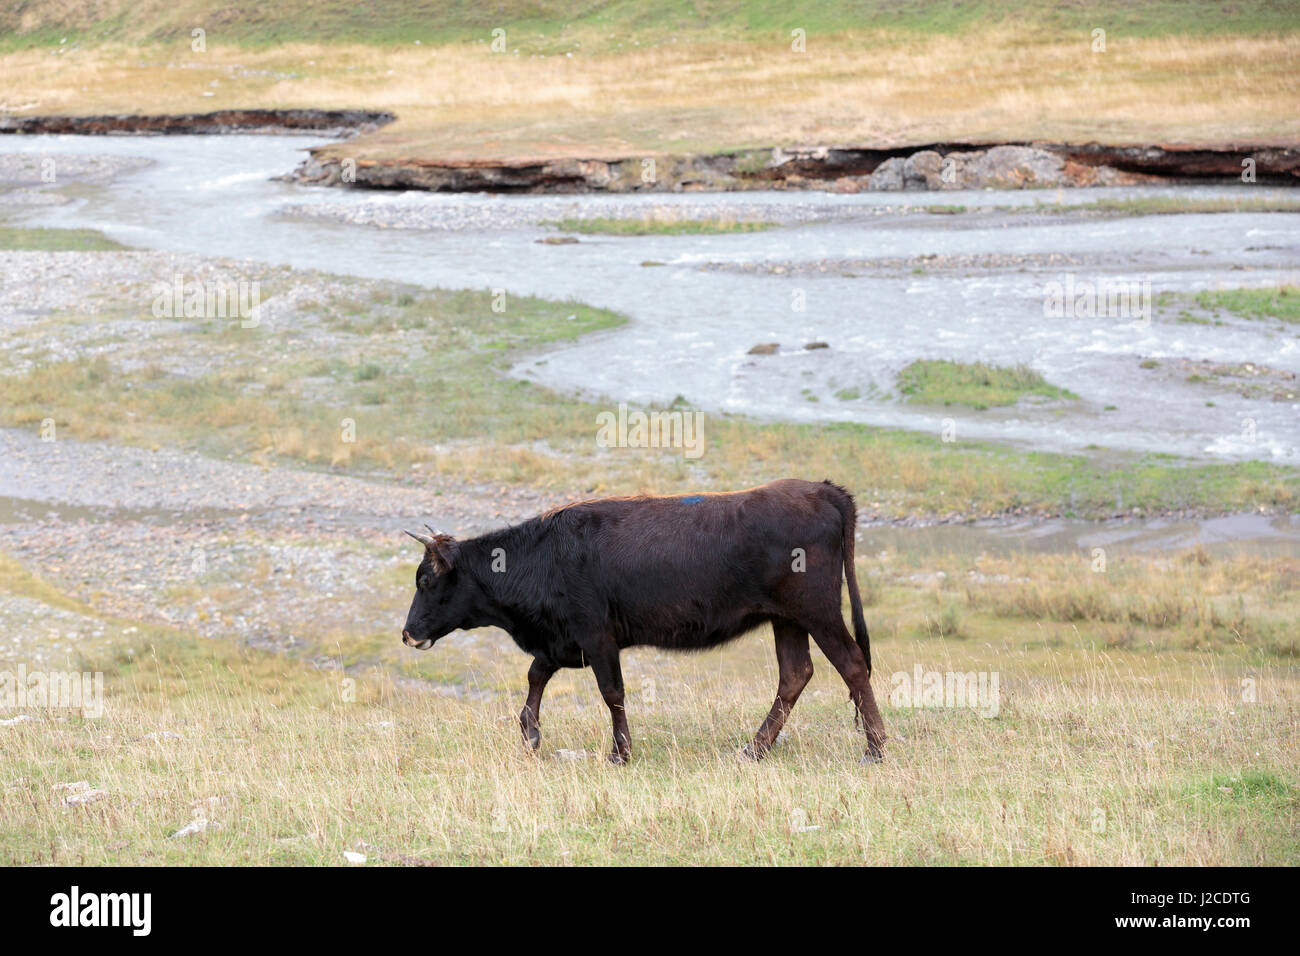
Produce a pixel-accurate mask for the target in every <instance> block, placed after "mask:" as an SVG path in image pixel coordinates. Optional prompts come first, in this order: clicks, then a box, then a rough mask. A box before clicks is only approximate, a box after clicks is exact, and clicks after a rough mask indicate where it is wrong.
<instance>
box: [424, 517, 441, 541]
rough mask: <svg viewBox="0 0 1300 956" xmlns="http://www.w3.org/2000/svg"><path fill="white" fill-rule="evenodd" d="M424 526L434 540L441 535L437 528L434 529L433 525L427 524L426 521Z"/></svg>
mask: <svg viewBox="0 0 1300 956" xmlns="http://www.w3.org/2000/svg"><path fill="white" fill-rule="evenodd" d="M424 526H425V527H426V528H428V529H429V530H430V531H432V532H433V536H434V537H435V538H436V537H437V536H438V535H440V534H442V532H441V531H439V530H438V529H437V528H435V527H434V526H433V525H431V524H429V522H427V521H426V522H425V523H424Z"/></svg>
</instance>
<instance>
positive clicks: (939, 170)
mask: <svg viewBox="0 0 1300 956" xmlns="http://www.w3.org/2000/svg"><path fill="white" fill-rule="evenodd" d="M942 174H943V157H942V156H940V155H939V154H938V153H936V152H935V151H934V150H932V149H923V150H921V151H920V152H919V153H913V154H912V155H911V156H909V157H907V159H905V160H904V161H903V188H904V189H942V188H944V183H943V180H942V179H941V178H940V177H941V176H942Z"/></svg>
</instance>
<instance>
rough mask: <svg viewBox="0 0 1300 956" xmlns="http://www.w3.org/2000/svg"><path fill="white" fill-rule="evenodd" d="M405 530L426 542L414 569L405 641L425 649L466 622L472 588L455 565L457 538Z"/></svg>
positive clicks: (420, 540)
mask: <svg viewBox="0 0 1300 956" xmlns="http://www.w3.org/2000/svg"><path fill="white" fill-rule="evenodd" d="M425 527H428V525H425ZM429 530H430V531H433V529H432V528H429ZM406 533H407V534H409V535H410V536H411V537H412V538H414V539H415V540H416V541H418V542H420V543H421V544H422V545H424V560H423V561H421V562H420V566H419V567H418V568H417V569H416V571H415V599H414V600H412V601H411V610H410V611H408V612H407V614H406V627H404V628H403V629H402V643H404V644H406V645H407V646H408V647H415V648H419V649H420V650H422V651H423V650H428V649H429V648H430V647H432V646H433V642H434V641H436V640H437V639H438V638H440V637H444V636H446V635H447V634H450V633H451V632H452V631H454V630H456V629H457V628H459V627H461V626H462V625H463V624H464V622H465V619H466V616H467V614H468V611H469V601H470V593H471V592H472V591H473V588H472V586H470V587H466V586H463V585H464V583H465V582H462V581H460V580H459V579H460V578H462V577H464V575H463V574H461V572H460V571H459V570H458V569H457V567H456V562H457V558H458V557H459V554H460V545H459V544H457V542H456V539H455V538H453V537H452V536H451V535H449V534H439V533H437V532H434V533H433V534H432V535H428V534H420V533H418V532H415V531H408V532H406Z"/></svg>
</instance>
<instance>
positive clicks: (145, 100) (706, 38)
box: [0, 0, 1300, 161]
mask: <svg viewBox="0 0 1300 956" xmlns="http://www.w3.org/2000/svg"><path fill="white" fill-rule="evenodd" d="M1097 28H1100V29H1104V30H1105V31H1106V47H1105V50H1104V51H1101V50H1097V49H1094V45H1093V36H1092V31H1093V30H1094V29H1097ZM195 29H202V30H203V31H204V42H205V46H204V48H203V49H202V50H200V51H195V50H193V49H192V48H191V33H192V31H193V30H195ZM497 29H500V30H504V31H505V34H504V45H503V46H500V47H499V48H498V49H497V50H494V49H493V47H492V36H493V31H494V30H497ZM793 30H803V31H805V37H804V46H803V47H802V49H800V50H796V49H793V48H792V35H791V31H793ZM1298 74H1300V8H1298V7H1297V5H1296V4H1295V3H1276V2H1272V3H1270V2H1263V0H1243V2H1241V3H1236V4H1233V5H1232V7H1231V9H1230V10H1228V11H1226V12H1225V10H1224V8H1223V7H1222V6H1221V5H1220V4H1215V3H1200V2H1172V0H1170V2H1163V3H1149V4H1142V5H1140V6H1138V7H1135V8H1129V7H1126V6H1125V5H1123V4H1120V3H1113V2H1098V3H1079V4H1072V5H1066V6H1064V7H1061V6H1058V5H1056V4H1051V3H1047V2H1037V0H1035V2H1030V3H1028V4H1010V3H998V2H993V3H961V2H934V0H922V2H918V3H902V2H892V0H875V2H866V3H848V2H839V0H833V2H830V3H811V2H807V3H797V4H795V5H793V6H789V5H786V4H781V3H776V2H771V0H762V2H757V3H723V2H701V3H695V4H691V3H679V2H678V3H673V2H670V3H639V2H632V0H617V2H614V3H605V4H602V3H591V2H579V3H576V4H561V3H558V2H556V3H552V2H549V0H547V2H531V3H530V2H518V0H510V2H503V3H498V4H471V3H462V2H451V0H423V2H421V0H416V2H412V3H401V4H398V3H392V2H388V0H374V2H369V3H360V4H359V3H355V2H352V0H347V2H344V0H321V2H305V0H290V2H287V3H282V4H274V5H261V6H250V5H243V6H239V7H235V6H232V5H230V4H227V3H222V2H218V0H178V2H163V0H140V2H134V0H99V2H93V3H92V2H89V0H68V2H58V3H56V2H52V0H36V2H29V3H24V4H21V5H18V6H16V7H15V6H12V5H10V6H7V7H5V8H4V9H3V10H0V90H3V91H4V93H3V95H2V96H0V114H5V113H9V114H13V115H27V116H30V115H39V114H43V113H46V114H48V113H81V114H85V113H101V112H125V113H130V112H152V113H158V112H167V113H177V112H192V111H205V110H214V109H223V108H237V107H322V108H328V107H367V108H379V109H387V110H392V111H394V112H396V113H397V114H398V117H399V121H398V123H397V124H395V125H393V126H391V127H388V128H386V129H385V130H383V131H381V132H380V133H378V134H376V135H373V136H370V137H366V138H364V139H361V140H358V141H354V142H353V143H352V144H351V145H350V147H349V153H350V155H353V156H355V157H356V158H357V159H360V160H365V159H377V160H392V159H427V158H436V159H439V160H451V161H456V160H461V159H492V160H496V159H518V158H521V157H527V158H535V157H573V156H576V157H584V158H586V157H595V156H601V157H610V156H646V155H663V154H682V153H707V152H715V151H721V150H727V149H743V148H754V147H770V146H776V145H789V144H794V143H849V144H853V143H870V144H876V145H883V144H892V145H901V144H909V143H922V142H932V141H935V140H946V139H972V140H1021V139H1034V138H1040V139H1056V140H1076V141H1081V140H1100V141H1108V142H1152V141H1156V142H1170V141H1174V142H1177V141H1183V142H1196V141H1199V142H1211V141H1238V142H1240V141H1250V140H1263V141H1270V142H1281V141H1294V140H1297V139H1300V118H1297V113H1296V110H1295V102H1296V92H1297V91H1296V85H1295V77H1296V76H1297V75H1298ZM738 104H739V105H743V108H737V106H738Z"/></svg>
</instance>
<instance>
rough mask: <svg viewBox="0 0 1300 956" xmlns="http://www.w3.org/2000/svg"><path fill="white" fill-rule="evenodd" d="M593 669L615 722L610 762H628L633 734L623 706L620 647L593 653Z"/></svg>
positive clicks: (602, 695)
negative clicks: (629, 729) (619, 661)
mask: <svg viewBox="0 0 1300 956" xmlns="http://www.w3.org/2000/svg"><path fill="white" fill-rule="evenodd" d="M591 670H592V672H593V673H594V674H595V675H596V684H597V686H599V687H600V696H601V697H603V698H605V706H606V707H608V708H609V716H610V719H611V721H612V722H613V724H614V749H613V750H612V751H610V754H609V762H610V763H618V764H622V763H627V762H628V760H629V759H630V758H631V757H632V735H631V733H630V732H629V731H628V729H627V711H626V709H624V707H623V668H622V667H620V666H619V663H618V648H617V647H615V648H613V650H611V651H603V652H602V653H600V654H595V655H592V657H591Z"/></svg>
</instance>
